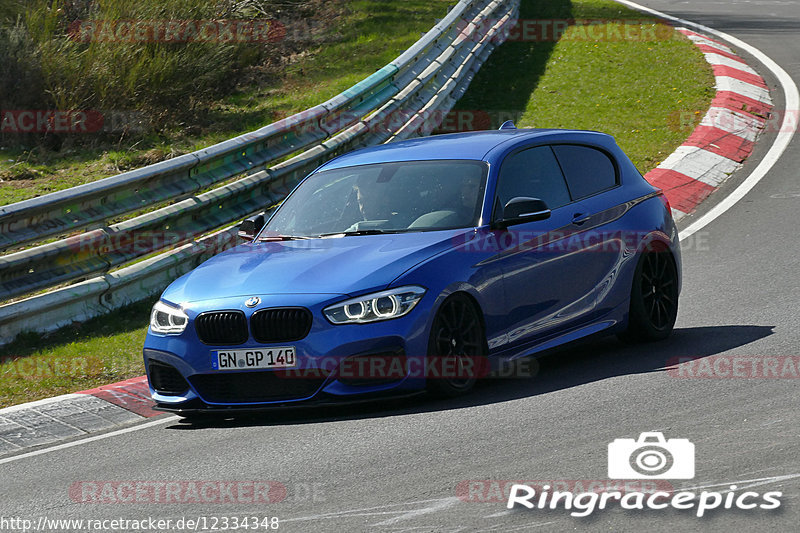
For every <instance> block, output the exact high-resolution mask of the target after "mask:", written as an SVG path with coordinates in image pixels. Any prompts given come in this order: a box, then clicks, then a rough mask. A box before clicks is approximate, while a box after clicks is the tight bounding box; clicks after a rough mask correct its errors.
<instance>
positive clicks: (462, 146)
mask: <svg viewBox="0 0 800 533" xmlns="http://www.w3.org/2000/svg"><path fill="white" fill-rule="evenodd" d="M531 140H541V141H542V142H547V141H551V140H552V141H559V142H570V141H572V142H591V141H594V142H595V143H599V144H603V145H608V143H609V142H610V143H611V144H614V140H613V138H612V137H611V136H610V135H607V134H605V133H599V132H596V131H585V130H564V129H504V130H490V131H474V132H467V133H449V134H445V135H432V136H430V137H417V138H414V139H408V140H405V141H399V142H393V143H389V144H379V145H377V146H371V147H369V148H363V149H361V150H356V151H354V152H350V153H348V154H345V155H342V156H339V157H337V158H336V159H333V160H331V161H329V162H328V163H326V164H325V165H323V166H322V168H320V170H330V169H334V168H342V167H350V166H356V165H369V164H372V163H388V162H394V161H424V160H435V159H470V160H475V161H489V157H488V156H489V155H490V153H491V152H493V151H494V149H495V148H497V147H499V146H500V145H504V144H509V145H511V146H514V145H516V144H517V143H516V142H514V141H517V142H523V141H531Z"/></svg>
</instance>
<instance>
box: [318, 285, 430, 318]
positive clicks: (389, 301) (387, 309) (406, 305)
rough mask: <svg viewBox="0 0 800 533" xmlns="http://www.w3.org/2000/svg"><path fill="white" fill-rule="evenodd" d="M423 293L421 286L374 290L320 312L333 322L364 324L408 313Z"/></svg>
mask: <svg viewBox="0 0 800 533" xmlns="http://www.w3.org/2000/svg"><path fill="white" fill-rule="evenodd" d="M424 294H425V289H423V288H422V287H416V286H408V287H399V288H397V289H391V290H388V291H382V292H375V293H372V294H366V295H364V296H359V297H358V298H352V299H350V300H345V301H343V302H339V303H337V304H334V305H332V306H330V307H326V308H325V309H324V310H323V311H322V312H323V313H325V316H326V317H327V319H328V320H330V321H331V322H333V323H334V324H364V323H367V322H377V321H378V320H389V319H390V318H397V317H400V316H403V315H405V314H408V312H409V311H411V310H412V309H414V306H415V305H417V302H419V301H420V300H421V299H422V296H423V295H424Z"/></svg>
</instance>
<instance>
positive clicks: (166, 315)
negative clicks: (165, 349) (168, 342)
mask: <svg viewBox="0 0 800 533" xmlns="http://www.w3.org/2000/svg"><path fill="white" fill-rule="evenodd" d="M188 323H189V317H188V316H186V313H184V312H183V311H181V310H180V309H178V308H177V307H172V306H171V305H167V304H165V303H164V302H162V301H161V300H159V301H158V302H156V305H154V306H153V311H152V312H151V313H150V329H151V330H153V333H160V334H162V335H178V334H180V333H183V330H185V329H186V324H188Z"/></svg>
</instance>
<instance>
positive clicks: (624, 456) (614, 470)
mask: <svg viewBox="0 0 800 533" xmlns="http://www.w3.org/2000/svg"><path fill="white" fill-rule="evenodd" d="M608 477H609V478H611V479H693V478H694V444H692V443H691V442H690V441H689V440H688V439H669V440H664V434H663V433H659V432H651V433H647V432H645V433H642V434H640V435H639V438H638V439H616V440H614V442H611V443H609V445H608Z"/></svg>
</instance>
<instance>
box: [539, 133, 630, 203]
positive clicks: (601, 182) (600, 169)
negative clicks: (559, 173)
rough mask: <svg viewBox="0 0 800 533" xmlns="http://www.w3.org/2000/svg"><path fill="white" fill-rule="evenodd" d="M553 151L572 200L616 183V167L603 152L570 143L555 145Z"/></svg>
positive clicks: (608, 187)
mask: <svg viewBox="0 0 800 533" xmlns="http://www.w3.org/2000/svg"><path fill="white" fill-rule="evenodd" d="M553 151H554V152H555V153H556V157H558V162H559V164H560V165H561V169H562V170H563V171H564V175H565V176H566V177H567V184H569V191H570V193H571V194H572V199H573V200H580V199H582V198H586V197H588V196H592V195H594V194H597V193H599V192H601V191H604V190H606V189H610V188H611V187H614V186H615V185H617V169H616V167H615V166H614V163H613V162H612V161H611V158H610V157H609V156H608V155H606V154H605V152H602V151H600V150H598V149H596V148H591V147H589V146H579V145H572V144H560V145H555V146H553Z"/></svg>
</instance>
